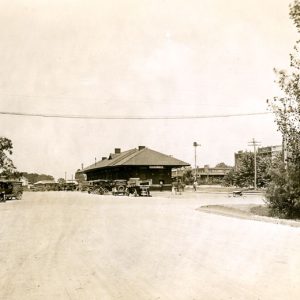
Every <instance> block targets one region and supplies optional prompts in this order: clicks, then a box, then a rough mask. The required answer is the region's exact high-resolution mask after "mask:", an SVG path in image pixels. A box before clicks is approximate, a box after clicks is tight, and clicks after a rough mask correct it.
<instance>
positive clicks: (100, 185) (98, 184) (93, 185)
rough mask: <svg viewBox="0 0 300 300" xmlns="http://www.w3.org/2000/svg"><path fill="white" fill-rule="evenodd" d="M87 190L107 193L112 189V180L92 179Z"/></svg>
mask: <svg viewBox="0 0 300 300" xmlns="http://www.w3.org/2000/svg"><path fill="white" fill-rule="evenodd" d="M87 191H88V193H89V194H98V195H104V194H107V193H109V192H110V191H111V182H110V180H105V179H97V180H91V181H89V184H88V189H87Z"/></svg>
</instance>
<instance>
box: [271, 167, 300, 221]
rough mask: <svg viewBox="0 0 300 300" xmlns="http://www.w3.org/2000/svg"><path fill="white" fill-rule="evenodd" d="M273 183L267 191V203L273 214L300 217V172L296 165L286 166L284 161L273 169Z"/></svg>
mask: <svg viewBox="0 0 300 300" xmlns="http://www.w3.org/2000/svg"><path fill="white" fill-rule="evenodd" d="M271 178H272V180H271V183H270V184H269V186H268V188H267V192H266V199H267V200H266V203H267V204H268V206H269V208H270V212H271V215H272V216H277V217H280V218H293V219H294V218H300V185H299V182H300V172H299V167H298V166H296V165H289V166H288V169H287V170H286V169H285V168H284V165H283V163H282V164H280V166H278V167H277V168H274V169H272V171H271Z"/></svg>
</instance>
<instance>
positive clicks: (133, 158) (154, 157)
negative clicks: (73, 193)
mask: <svg viewBox="0 0 300 300" xmlns="http://www.w3.org/2000/svg"><path fill="white" fill-rule="evenodd" d="M118 166H171V167H184V166H189V164H188V163H186V162H184V161H182V160H179V159H176V158H174V157H172V156H169V155H166V154H163V153H160V152H157V151H154V150H152V149H149V148H146V147H145V148H143V149H141V150H139V149H131V150H127V151H124V152H121V153H119V154H110V156H109V158H108V159H104V160H100V161H98V162H96V163H95V164H93V165H90V166H88V167H86V168H85V169H83V170H82V171H81V172H83V173H86V172H89V171H92V170H95V169H102V168H112V167H118Z"/></svg>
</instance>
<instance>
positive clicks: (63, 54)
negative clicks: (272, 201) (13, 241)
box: [0, 0, 299, 178]
mask: <svg viewBox="0 0 300 300" xmlns="http://www.w3.org/2000/svg"><path fill="white" fill-rule="evenodd" d="M288 4H289V1H287V0H243V1H241V0H185V1H183V0H170V1H169V0H159V1H156V0H149V1H147V0H119V1H117V0H110V1H102V0H89V1H84V0H80V1H76V0H51V1H46V0H36V1H32V0H26V1H25V0H24V1H12V0H8V1H5V0H0V61H1V63H0V66H1V67H0V111H15V112H25V113H53V114H73V115H74V114H81V115H103V116H149V115H151V116H175V115H184V116H189V115H212V114H226V113H229V114H232V113H249V112H263V111H266V99H267V98H271V97H272V96H275V95H277V94H278V89H277V86H276V84H275V83H274V80H275V79H276V77H275V75H274V72H273V68H274V67H278V68H287V67H288V65H289V53H290V52H291V50H292V47H293V45H294V43H295V41H296V40H297V39H298V38H299V37H298V36H297V34H296V29H295V27H294V25H293V23H292V21H291V20H290V19H289V16H288ZM0 135H1V136H6V137H8V138H10V139H12V141H13V144H14V154H13V160H14V161H15V164H16V166H17V167H18V169H19V170H20V171H27V172H40V173H48V174H52V175H54V176H55V177H56V178H58V177H64V172H65V171H66V172H67V174H68V178H70V177H71V174H72V173H74V171H76V169H78V168H80V166H81V163H83V164H84V165H85V166H87V165H89V164H91V163H93V162H94V158H95V157H97V158H98V159H100V158H101V157H102V156H107V155H108V154H109V153H110V152H113V150H114V148H116V147H119V148H121V149H122V150H128V149H131V148H134V147H137V146H139V145H145V146H147V147H149V148H152V149H154V150H157V151H161V152H163V153H165V154H169V155H173V156H174V157H176V158H179V159H182V160H184V161H186V162H188V163H191V164H192V165H194V149H193V146H192V144H193V142H194V141H197V142H198V143H200V144H201V147H199V148H198V150H197V153H198V162H197V164H198V165H199V166H203V165H204V164H209V165H211V166H214V165H215V164H216V163H219V162H225V163H228V164H231V165H233V163H234V152H236V151H238V150H245V149H250V148H249V147H248V141H250V139H251V138H253V137H254V138H256V139H257V140H258V141H260V142H261V144H262V146H267V145H276V144H280V143H281V137H280V134H279V133H278V132H277V131H276V126H275V123H274V121H273V117H272V116H271V115H261V116H247V117H245V116H244V117H232V118H217V119H216V118H210V119H197V120H195V119H192V120H79V119H76V120H74V119H51V118H34V117H20V116H4V115H0Z"/></svg>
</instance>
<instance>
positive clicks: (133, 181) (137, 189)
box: [127, 178, 151, 197]
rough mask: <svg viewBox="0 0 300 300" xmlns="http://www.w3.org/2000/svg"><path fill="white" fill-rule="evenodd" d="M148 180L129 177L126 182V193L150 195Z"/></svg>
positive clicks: (149, 182)
mask: <svg viewBox="0 0 300 300" xmlns="http://www.w3.org/2000/svg"><path fill="white" fill-rule="evenodd" d="M150 185H151V181H150V180H140V179H139V178H130V179H129V180H128V182H127V195H134V196H140V197H141V196H144V197H150V196H151V195H150Z"/></svg>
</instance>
